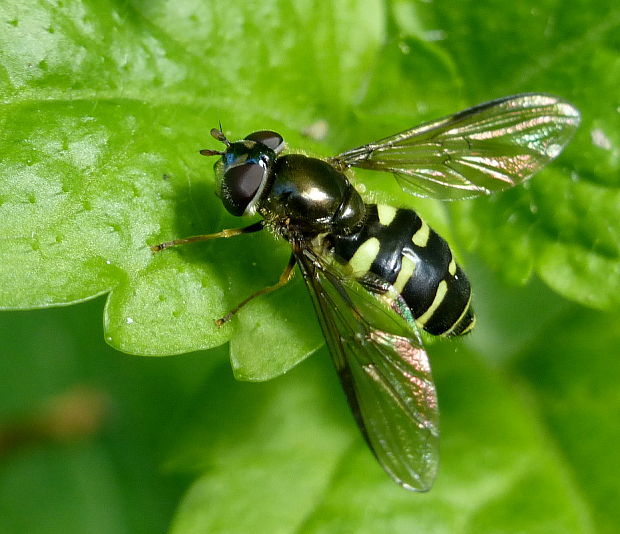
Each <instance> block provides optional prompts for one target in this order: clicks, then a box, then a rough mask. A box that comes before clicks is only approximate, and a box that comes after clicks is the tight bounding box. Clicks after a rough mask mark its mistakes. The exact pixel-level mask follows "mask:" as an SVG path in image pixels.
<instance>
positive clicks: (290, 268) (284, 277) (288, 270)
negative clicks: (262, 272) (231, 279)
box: [215, 253, 295, 326]
mask: <svg viewBox="0 0 620 534" xmlns="http://www.w3.org/2000/svg"><path fill="white" fill-rule="evenodd" d="M294 269H295V254H294V253H292V254H291V257H290V258H289V260H288V264H287V265H286V267H285V268H284V271H282V274H281V275H280V279H279V280H278V282H277V283H275V284H274V285H272V286H267V287H264V288H263V289H261V290H260V291H257V292H256V293H252V294H251V295H250V296H249V297H248V298H246V299H245V300H242V301H241V302H240V303H239V304H237V306H235V307H234V308H233V309H232V310H230V311H229V312H228V313H227V314H226V315H224V317H222V318H221V319H218V320H217V321H215V324H216V325H217V326H222V325H223V324H225V323H227V322H228V321H230V320H231V319H232V317H233V315H235V313H237V312H238V311H239V310H240V309H241V308H243V306H245V305H246V304H247V303H248V302H250V301H251V300H253V299H255V298H256V297H259V296H260V295H266V294H267V293H271V292H272V291H275V290H276V289H280V288H281V287H282V286H284V285H286V284H287V283H288V282H289V281H290V279H291V278H293V274H294V273H295V271H294Z"/></svg>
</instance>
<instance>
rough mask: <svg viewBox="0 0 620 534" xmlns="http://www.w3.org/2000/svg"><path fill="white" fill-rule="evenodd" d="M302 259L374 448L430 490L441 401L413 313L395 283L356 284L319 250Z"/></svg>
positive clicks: (413, 484)
mask: <svg viewBox="0 0 620 534" xmlns="http://www.w3.org/2000/svg"><path fill="white" fill-rule="evenodd" d="M296 256H297V262H298V264H299V266H300V268H301V271H302V274H303V276H304V279H305V281H306V283H307V285H308V288H309V290H310V293H311V295H312V300H313V302H314V306H315V309H316V312H317V315H318V317H319V322H320V324H321V328H322V330H323V334H324V336H325V340H326V342H327V345H328V347H329V350H330V352H331V355H332V359H333V361H334V364H335V366H336V369H337V371H338V375H339V377H340V381H341V383H342V385H343V387H344V390H345V393H346V395H347V398H348V401H349V405H350V406H351V409H352V411H353V414H354V416H355V419H356V421H357V423H358V425H359V427H360V429H361V431H362V434H363V435H364V437H365V438H366V441H367V443H368V444H369V446H370V448H371V449H372V451H373V452H374V454H375V456H376V457H377V459H378V460H379V463H380V464H381V465H382V466H383V468H384V469H385V471H386V472H387V473H388V474H389V475H390V476H391V477H392V478H393V479H394V480H395V481H396V482H398V483H399V484H400V485H402V486H403V487H405V488H407V489H410V490H417V491H425V490H428V489H429V488H430V487H431V485H432V483H433V480H434V478H435V474H436V471H437V461H438V438H439V431H438V410H437V398H436V394H435V386H434V384H433V379H432V376H431V370H430V366H429V362H428V358H427V355H426V352H425V351H424V348H423V346H422V342H421V340H420V337H419V334H418V332H417V329H416V327H415V322H414V320H413V317H412V316H411V313H410V312H409V309H408V308H407V306H406V304H405V303H404V301H402V298H400V297H399V296H398V295H396V293H395V291H394V290H393V288H392V287H391V286H390V285H389V284H385V283H382V282H380V281H378V280H375V279H373V278H367V279H365V280H362V281H360V282H358V281H356V280H354V279H351V278H349V277H347V276H345V275H344V274H343V273H342V272H340V269H339V268H338V266H336V265H333V264H331V263H329V262H327V261H326V260H325V259H323V258H321V256H320V255H319V254H316V253H314V252H313V251H312V250H307V249H303V250H300V251H298V252H296ZM390 290H391V291H392V293H390ZM386 292H387V293H386ZM388 295H390V296H391V299H392V300H391V301H390V300H389V297H388ZM386 302H391V304H387V303H386Z"/></svg>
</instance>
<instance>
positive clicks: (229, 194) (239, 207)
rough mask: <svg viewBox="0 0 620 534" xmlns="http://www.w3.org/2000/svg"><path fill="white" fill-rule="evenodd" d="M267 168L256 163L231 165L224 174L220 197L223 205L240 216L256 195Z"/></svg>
mask: <svg viewBox="0 0 620 534" xmlns="http://www.w3.org/2000/svg"><path fill="white" fill-rule="evenodd" d="M266 174H267V169H266V168H265V167H263V166H262V165H260V164H258V163H244V164H242V165H237V166H235V167H231V168H230V169H228V170H227V171H226V173H225V174H224V180H223V181H222V192H221V198H222V202H223V204H224V207H225V208H226V209H227V210H228V211H229V212H230V213H232V214H233V215H236V216H237V217H240V216H241V215H243V214H244V213H245V210H246V208H247V207H248V205H249V204H250V202H252V200H254V197H256V195H257V193H258V191H259V189H260V186H261V184H262V183H263V180H264V179H265V177H266Z"/></svg>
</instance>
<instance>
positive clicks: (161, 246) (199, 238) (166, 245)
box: [151, 221, 265, 252]
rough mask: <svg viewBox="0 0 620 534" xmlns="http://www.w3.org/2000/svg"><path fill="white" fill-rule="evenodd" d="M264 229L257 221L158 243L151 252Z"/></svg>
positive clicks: (261, 223) (260, 222) (261, 222)
mask: <svg viewBox="0 0 620 534" xmlns="http://www.w3.org/2000/svg"><path fill="white" fill-rule="evenodd" d="M264 227H265V226H264V224H263V221H258V222H257V223H254V224H251V225H250V226H245V227H244V228H228V229H226V230H222V231H221V232H216V233H215V234H205V235H195V236H192V237H185V238H183V239H175V240H173V241H166V242H165V243H160V244H159V245H153V246H152V247H151V250H152V251H153V252H159V251H161V250H164V249H166V248H170V247H176V246H179V245H186V244H188V243H195V242H196V241H209V240H210V239H219V238H220V237H234V236H237V235H242V234H251V233H252V232H258V231H259V230H262V229H263V228H264Z"/></svg>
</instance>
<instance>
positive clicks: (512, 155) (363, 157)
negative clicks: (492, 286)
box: [152, 93, 579, 491]
mask: <svg viewBox="0 0 620 534" xmlns="http://www.w3.org/2000/svg"><path fill="white" fill-rule="evenodd" d="M578 125H579V112H578V111H577V110H576V109H575V108H574V107H573V106H571V105H570V104H569V103H567V102H565V101H564V100H562V99H560V98H556V97H554V96H550V95H545V94H534V93H532V94H521V95H516V96H509V97H506V98H501V99H498V100H494V101H492V102H488V103H486V104H481V105H479V106H476V107H473V108H470V109H467V110H465V111H462V112H460V113H457V114H455V115H451V116H449V117H446V118H443V119H440V120H437V121H433V122H428V123H426V124H423V125H421V126H418V127H416V128H413V129H410V130H406V131H404V132H401V133H398V134H396V135H393V136H391V137H387V138H385V139H382V140H380V141H377V142H374V143H370V144H367V145H364V146H361V147H359V148H354V149H352V150H349V151H347V152H344V153H342V154H339V155H337V156H334V157H332V158H328V159H325V160H322V159H317V158H313V157H308V156H306V155H302V154H286V155H284V154H283V153H282V151H283V149H284V140H283V138H282V136H281V135H279V134H278V133H276V132H273V131H258V132H254V133H251V134H250V135H248V136H247V137H245V138H244V139H242V140H240V141H236V142H230V141H229V140H228V139H227V138H226V137H225V136H224V133H223V132H222V130H221V127H220V129H216V128H214V129H213V130H211V135H212V136H213V137H214V138H215V139H217V140H218V141H221V142H222V143H224V144H225V150H223V151H218V150H210V149H206V150H202V151H201V154H203V155H206V156H214V155H217V156H220V158H219V159H218V161H217V162H216V163H215V165H214V169H215V175H216V187H217V191H216V192H217V194H218V196H219V197H220V198H221V200H222V203H223V204H224V207H225V208H226V209H227V210H228V211H229V212H230V213H232V214H233V215H236V216H242V215H252V214H255V213H258V214H260V215H261V216H262V220H260V221H259V222H256V223H254V224H251V225H250V226H246V227H244V228H238V229H228V230H223V231H221V232H217V233H214V234H208V235H200V236H194V237H189V238H185V239H178V240H174V241H169V242H166V243H161V244H159V245H156V246H154V247H152V249H153V251H155V252H157V251H160V250H162V249H165V248H168V247H171V246H175V245H180V244H185V243H190V242H195V241H203V240H208V239H215V238H220V237H232V236H237V235H241V234H247V233H251V232H256V231H259V230H262V229H263V228H267V229H268V230H270V231H271V232H273V233H274V234H275V235H277V236H279V237H281V238H284V239H285V240H287V241H288V242H289V243H290V245H291V248H292V253H291V256H290V259H289V262H288V264H287V266H286V268H285V269H284V271H283V272H282V274H281V276H280V279H279V281H278V282H277V283H276V284H274V285H273V286H269V287H266V288H264V289H262V290H261V291H258V292H257V293H255V294H253V295H251V296H250V297H248V298H247V299H245V300H244V301H243V302H241V303H240V304H239V305H238V306H237V307H236V308H234V309H233V310H232V311H231V312H230V313H229V314H227V315H226V316H225V317H223V318H221V319H218V321H216V322H217V324H218V325H221V324H223V323H225V322H226V321H228V320H229V319H230V318H231V317H232V316H233V314H235V313H236V312H237V311H238V310H239V309H240V308H241V307H242V306H243V305H245V304H246V303H247V302H248V301H250V300H251V299H252V298H254V297H256V296H258V295H261V294H265V293H268V292H271V291H274V290H275V289H277V288H279V287H281V286H283V285H284V284H286V283H287V282H288V281H289V280H290V279H291V277H292V275H293V272H294V268H295V265H297V266H299V269H300V270H301V273H302V275H303V278H304V280H305V282H306V285H307V287H308V290H309V291H310V294H311V296H312V300H313V304H314V308H315V310H316V314H317V316H318V320H319V323H320V325H321V329H322V331H323V335H324V337H325V340H326V342H327V345H328V347H329V351H330V353H331V356H332V359H333V361H334V364H335V366H336V369H337V371H338V374H339V377H340V381H341V383H342V386H343V388H344V391H345V393H346V396H347V399H348V402H349V405H350V407H351V410H352V412H353V415H354V416H355V419H356V421H357V424H358V425H359V427H360V429H361V432H362V434H363V436H364V438H365V440H366V442H367V443H368V445H369V447H370V449H371V450H372V452H373V453H374V454H375V456H376V458H377V459H378V461H379V463H380V464H381V465H382V467H383V468H384V469H385V471H386V472H387V473H388V474H389V475H390V476H391V477H392V478H393V479H394V480H395V481H396V482H397V483H398V484H400V485H401V486H403V487H404V488H406V489H410V490H417V491H424V490H428V489H429V488H430V486H431V485H432V483H433V480H434V478H435V475H436V472H437V464H438V434H439V433H438V407H437V398H436V392H435V386H434V384H433V379H432V376H431V370H430V366H429V362H428V357H427V355H426V352H425V350H424V346H423V344H422V340H421V337H420V334H419V331H418V328H423V329H425V330H426V331H428V332H429V333H431V334H434V335H439V336H456V335H462V334H465V333H466V332H468V331H470V330H471V328H472V327H473V325H474V323H475V316H474V313H473V310H472V307H471V288H470V284H469V281H468V280H467V278H466V276H465V274H464V273H463V271H462V270H461V268H460V267H459V266H458V265H457V264H456V262H455V261H454V258H453V257H452V252H451V251H450V248H449V246H448V245H447V243H446V242H445V241H444V240H443V239H442V238H441V237H440V236H439V235H437V234H436V233H435V232H434V231H433V230H432V229H430V228H429V227H428V225H427V224H426V223H425V222H424V221H423V220H422V219H421V218H420V217H419V216H418V215H417V214H416V212H414V211H413V210H410V209H397V208H394V207H392V206H386V205H375V204H365V203H364V201H363V200H362V198H361V196H360V195H359V193H358V192H357V191H356V189H355V188H354V187H353V185H352V183H351V182H350V181H349V178H348V177H347V169H349V168H350V167H360V168H364V169H372V170H377V171H386V172H391V173H393V174H394V176H395V177H396V180H397V181H398V182H399V184H400V185H401V187H402V188H403V189H404V190H405V191H406V192H408V193H411V194H414V195H419V196H423V197H432V198H436V199H442V200H455V199H465V198H470V197H476V196H479V195H487V194H491V193H494V192H496V191H502V190H505V189H508V188H510V187H513V186H515V185H517V184H520V183H521V182H523V181H525V180H527V179H528V178H530V177H531V176H532V175H533V174H534V173H535V172H536V171H538V170H539V169H541V168H542V167H543V166H544V165H546V164H547V163H549V162H550V161H551V160H553V159H554V158H555V157H556V156H558V154H559V153H560V152H561V151H562V149H563V147H564V146H565V145H566V144H567V143H568V141H569V140H570V138H571V137H572V135H573V133H574V132H575V130H576V128H577V126H578Z"/></svg>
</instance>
